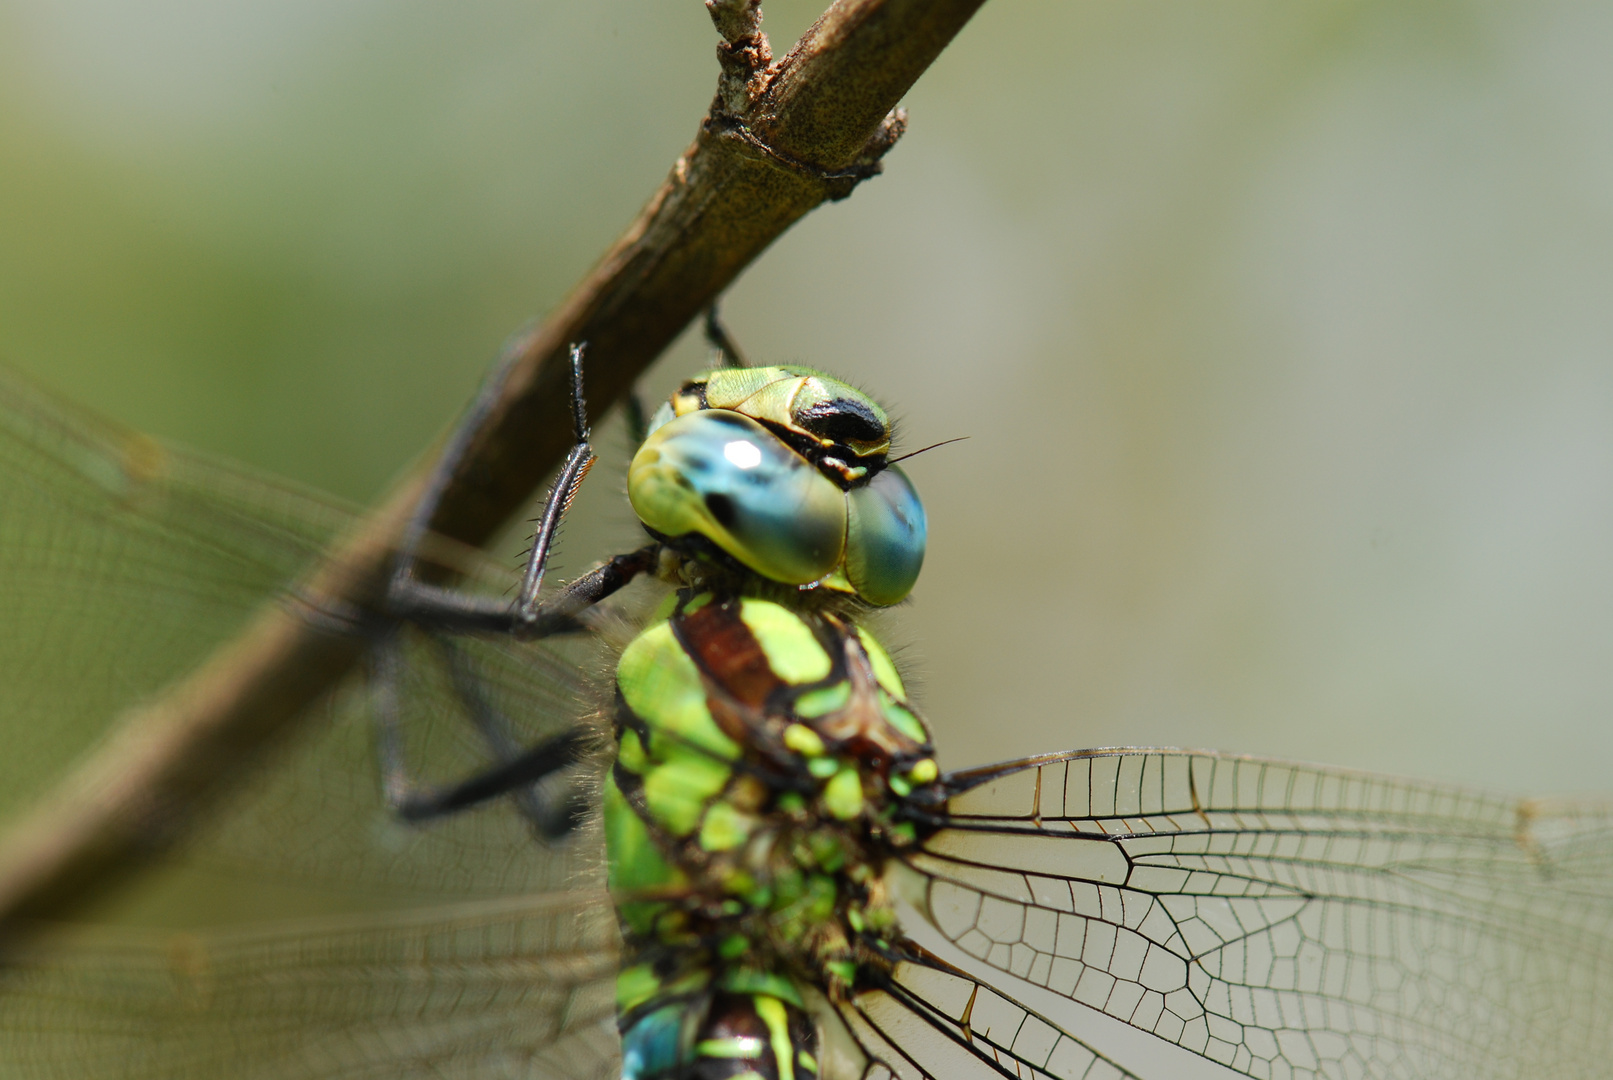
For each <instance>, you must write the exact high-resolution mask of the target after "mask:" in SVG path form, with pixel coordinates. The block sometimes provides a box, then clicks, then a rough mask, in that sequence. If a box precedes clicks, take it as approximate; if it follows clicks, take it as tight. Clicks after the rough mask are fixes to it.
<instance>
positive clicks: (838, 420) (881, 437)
mask: <svg viewBox="0 0 1613 1080" xmlns="http://www.w3.org/2000/svg"><path fill="white" fill-rule="evenodd" d="M795 422H796V423H797V424H800V425H801V426H802V427H803V428H805V429H806V430H808V431H810V432H812V433H813V434H814V435H821V436H823V437H824V438H827V439H833V440H834V441H835V442H837V443H845V442H848V441H849V442H863V443H878V442H884V441H885V440H886V439H888V438H889V437H890V432H889V431H888V430H887V429H886V427H885V425H884V424H883V423H881V422H880V419H879V416H878V415H877V414H875V413H874V411H873V410H872V409H870V408H869V407H868V406H867V405H866V404H864V403H863V402H861V401H857V400H856V399H854V398H834V399H832V400H829V401H820V402H818V403H817V404H815V405H811V406H808V407H807V408H805V409H801V410H800V411H799V412H797V413H796V414H795Z"/></svg>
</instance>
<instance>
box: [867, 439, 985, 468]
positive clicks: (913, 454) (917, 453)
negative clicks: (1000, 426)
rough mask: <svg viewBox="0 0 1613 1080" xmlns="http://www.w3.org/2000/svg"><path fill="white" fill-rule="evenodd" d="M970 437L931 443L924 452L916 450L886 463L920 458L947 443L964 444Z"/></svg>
mask: <svg viewBox="0 0 1613 1080" xmlns="http://www.w3.org/2000/svg"><path fill="white" fill-rule="evenodd" d="M968 437H969V436H967V435H959V436H958V437H957V438H954V439H942V440H941V441H940V442H937V443H931V444H930V445H929V446H926V447H924V448H923V449H922V450H915V451H913V452H912V453H911V454H903V455H902V456H901V457H897V458H891V459H890V460H889V461H887V462H885V464H887V465H894V464H896V463H897V462H898V461H906V460H907V459H908V458H915V457H918V456H919V455H920V454H922V453H924V452H925V451H926V450H934V449H935V448H936V447H937V446H945V445H947V443H955V442H962V441H963V440H965V439H967V438H968Z"/></svg>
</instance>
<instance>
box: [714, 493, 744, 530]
mask: <svg viewBox="0 0 1613 1080" xmlns="http://www.w3.org/2000/svg"><path fill="white" fill-rule="evenodd" d="M706 510H707V511H709V512H710V514H711V516H712V517H713V518H714V519H716V522H717V524H719V525H721V526H722V527H723V528H725V529H728V528H732V527H733V524H734V521H735V520H736V519H737V518H738V517H739V513H738V511H737V510H735V508H734V500H733V499H731V498H729V497H728V496H727V495H724V494H723V493H722V492H720V491H713V492H711V493H710V494H708V495H707V496H706Z"/></svg>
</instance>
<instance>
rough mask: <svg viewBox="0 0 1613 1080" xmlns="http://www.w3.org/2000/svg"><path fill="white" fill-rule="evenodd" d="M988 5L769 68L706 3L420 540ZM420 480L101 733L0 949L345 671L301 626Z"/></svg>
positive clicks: (847, 35) (42, 817) (485, 502)
mask: <svg viewBox="0 0 1613 1080" xmlns="http://www.w3.org/2000/svg"><path fill="white" fill-rule="evenodd" d="M983 2H984V0H836V2H835V3H834V4H833V5H832V6H831V7H830V8H829V10H828V11H826V12H825V13H824V14H823V16H822V17H821V18H820V19H819V20H818V21H817V22H816V23H815V24H814V25H813V26H812V27H811V29H809V30H808V31H807V32H806V34H805V35H804V36H803V37H802V38H801V40H800V41H799V42H798V43H797V44H796V46H795V47H794V48H793V49H791V50H790V52H789V54H788V55H787V56H785V57H784V59H783V60H781V61H779V62H778V63H773V62H772V55H771V50H770V48H769V45H768V41H767V38H766V35H764V34H762V32H761V12H760V0H707V4H706V6H707V8H708V9H709V10H710V12H711V16H712V19H713V22H714V23H715V24H716V25H717V28H718V31H719V32H720V33H721V34H722V36H723V39H724V40H723V42H722V43H721V44H720V45H719V46H718V47H717V53H718V59H719V62H720V63H721V65H722V74H721V77H720V78H719V81H718V90H717V95H716V97H715V99H714V100H713V102H712V107H711V111H710V112H709V113H708V115H707V116H706V119H705V121H704V122H703V123H702V125H701V128H700V132H699V134H698V135H697V136H696V138H695V141H694V143H693V144H692V145H691V146H690V147H689V149H688V150H686V151H685V152H684V153H683V155H682V156H681V157H680V158H679V159H678V160H677V162H676V163H675V164H674V165H673V167H672V171H671V174H670V175H669V176H668V177H667V179H666V181H665V182H664V183H663V184H662V185H661V187H660V189H659V190H658V191H657V192H656V193H655V194H654V196H653V197H651V199H650V201H649V203H648V204H647V205H646V206H645V207H644V209H643V210H642V211H641V212H640V214H639V216H638V218H637V219H636V220H635V221H634V222H633V223H632V225H630V226H629V227H628V229H627V231H626V232H624V233H623V234H622V236H621V237H620V238H619V239H618V240H617V241H616V243H615V244H614V245H613V246H612V247H611V248H610V250H609V251H607V252H606V253H605V254H604V256H603V257H602V258H601V259H600V260H599V262H598V263H597V264H596V265H595V266H594V268H593V269H592V270H591V271H590V272H589V273H588V274H587V275H586V276H585V277H584V278H583V280H582V281H581V282H580V283H579V284H578V285H577V286H576V287H575V288H574V289H573V290H572V291H571V293H570V295H569V296H567V298H566V299H565V300H564V301H563V302H562V303H561V304H560V306H559V307H558V308H557V309H556V310H555V311H554V312H553V313H552V314H551V315H550V317H549V318H548V320H546V321H545V322H544V323H543V325H541V326H540V327H538V328H537V329H536V330H534V331H532V332H531V333H530V334H529V335H527V336H526V337H525V338H524V339H523V340H521V341H519V342H518V343H517V344H516V345H515V346H514V348H513V350H512V351H513V355H512V356H511V357H509V359H508V363H507V364H506V365H505V368H504V370H505V376H504V381H503V384H502V386H501V388H500V392H499V397H498V401H497V404H496V406H495V407H494V409H493V411H492V413H491V414H490V416H489V417H488V420H487V422H486V423H485V424H484V425H483V426H482V428H481V429H480V430H479V431H478V432H477V434H476V437H475V439H474V440H473V443H472V445H471V448H470V451H469V453H468V454H467V456H466V459H465V463H464V466H463V467H462V468H461V469H460V470H459V472H458V474H457V475H455V476H454V478H453V479H452V481H451V483H450V485H449V487H448V490H447V491H446V493H445V495H444V497H443V499H442V503H441V509H440V510H439V513H438V515H437V517H436V519H435V520H434V521H433V523H432V527H433V528H434V529H435V530H436V531H437V532H439V533H441V534H443V535H446V536H448V537H451V538H453V539H455V540H459V541H463V542H466V543H471V544H478V545H479V544H481V543H484V542H485V541H486V540H487V539H488V538H489V537H490V536H492V535H493V534H494V533H495V532H496V531H497V530H498V528H499V527H500V526H501V525H502V524H503V523H504V522H505V520H506V519H507V518H508V517H509V516H510V515H511V514H512V513H514V512H515V511H516V510H517V509H518V508H519V507H520V506H521V505H523V504H524V503H525V501H526V500H527V499H528V498H529V497H530V495H531V492H532V491H533V490H534V489H535V488H536V487H537V485H538V484H539V483H541V481H542V480H543V478H544V476H545V475H546V474H547V473H548V472H549V471H550V470H551V469H552V468H553V467H554V465H555V463H556V462H558V461H559V459H560V457H561V456H562V454H563V453H564V452H565V450H566V449H568V447H569V443H570V439H571V435H570V430H571V428H570V423H569V421H568V418H567V415H566V412H567V386H568V383H567V364H566V349H567V347H568V346H569V345H570V344H571V343H572V342H576V341H586V342H587V343H588V389H589V406H590V412H591V413H592V414H593V415H594V416H598V415H599V414H600V413H602V412H603V411H604V410H605V409H607V408H609V407H610V405H611V404H612V403H614V402H615V401H616V400H617V399H618V398H619V397H620V396H621V395H622V394H623V393H624V392H625V391H627V390H628V389H629V388H630V387H631V386H632V384H633V382H634V381H635V380H636V379H637V377H638V375H639V373H640V372H641V371H642V370H643V369H644V368H645V367H647V366H648V365H649V364H650V362H651V361H653V360H654V359H655V358H656V357H657V356H658V355H659V354H660V353H661V352H662V351H663V350H664V349H665V348H666V347H667V346H668V345H669V344H671V342H672V341H673V340H674V339H675V338H676V337H677V335H678V334H679V333H680V332H681V331H682V330H683V328H684V327H685V326H687V325H688V324H689V322H690V320H691V319H693V318H694V317H695V316H696V315H698V314H699V313H700V312H701V311H702V310H703V309H704V308H705V307H706V306H708V305H709V304H710V303H711V302H712V301H713V300H714V299H716V297H717V296H718V295H719V294H720V293H721V292H722V290H723V289H725V288H726V287H727V286H728V285H729V283H730V282H732V281H733V280H734V278H735V277H736V276H737V275H738V274H739V272H740V271H741V270H742V269H744V267H745V266H746V265H748V264H749V263H750V262H751V260H752V259H754V258H755V257H756V256H757V255H758V254H760V253H761V252H762V250H763V249H765V248H766V247H767V245H768V244H770V243H772V242H773V240H774V239H775V238H777V237H778V236H779V234H781V233H782V232H784V230H785V229H787V228H789V227H790V225H792V224H793V223H794V222H795V221H797V220H798V219H799V218H801V217H802V216H803V215H805V214H806V213H808V212H809V211H810V210H812V209H813V208H814V207H816V206H817V205H819V204H820V203H822V202H824V201H825V200H832V199H841V198H844V197H846V196H847V195H849V194H850V193H851V190H852V188H853V187H855V186H856V184H857V183H858V182H859V181H861V180H862V179H865V178H867V177H869V176H872V175H874V174H875V173H877V172H878V171H879V159H880V157H881V156H882V155H883V154H884V152H885V151H886V150H888V149H889V148H890V146H891V145H893V144H894V143H895V141H896V139H897V138H898V137H899V136H900V134H901V131H902V128H903V124H904V119H903V116H902V114H901V113H900V112H892V111H891V110H892V109H893V108H894V106H895V105H896V103H897V101H898V100H900V98H901V97H902V95H903V94H905V93H906V92H907V89H908V88H909V87H910V86H911V85H912V84H913V82H914V81H915V80H916V79H917V78H918V77H919V75H921V74H922V73H923V72H924V70H925V69H926V68H927V67H928V66H929V65H930V64H931V62H933V61H934V60H935V58H936V56H937V55H939V53H940V51H941V50H942V49H943V48H944V47H945V46H946V44H947V43H948V42H949V41H951V40H952V38H953V37H954V36H955V35H956V34H957V32H958V31H959V30H960V29H962V27H963V25H964V23H966V22H967V21H968V19H969V17H970V16H971V15H973V14H974V12H975V10H976V9H977V8H979V7H980V5H981V4H982V3H983ZM420 484H421V474H420V473H418V472H417V473H416V474H414V475H413V476H412V477H411V478H410V479H409V480H408V481H406V482H404V483H403V484H401V485H399V487H398V488H397V489H396V490H394V491H393V492H392V493H391V494H390V495H389V496H388V497H387V499H386V500H385V501H384V502H383V504H382V506H381V507H380V509H378V510H377V511H376V512H375V513H374V514H372V515H371V516H369V517H368V518H366V519H365V520H364V522H363V523H362V524H361V526H360V527H359V528H358V529H357V531H356V532H355V533H354V534H352V535H351V536H349V537H347V538H346V539H345V540H343V541H342V542H340V543H339V544H337V545H336V546H335V547H334V548H333V549H332V552H331V554H330V556H329V558H328V559H327V561H326V563H325V564H324V565H323V566H322V567H321V568H320V570H319V571H318V572H317V573H316V574H315V575H314V576H313V577H312V579H310V580H309V581H308V582H306V583H305V584H304V585H303V587H302V588H301V589H300V590H299V594H298V595H299V596H300V597H302V598H304V602H305V603H306V604H307V607H303V606H301V605H299V604H293V603H283V604H277V605H275V606H273V607H272V608H270V609H269V610H266V611H265V612H263V613H262V615H261V616H260V617H259V618H258V619H257V620H255V621H254V623H253V624H252V625H251V626H250V627H249V628H248V629H247V630H246V631H245V632H243V633H242V634H241V635H240V636H239V637H238V638H236V639H235V640H234V641H232V642H230V643H228V644H226V645H225V646H224V647H223V648H221V649H220V650H219V651H218V652H217V653H215V654H214V656H213V657H212V658H211V659H209V660H208V661H207V662H206V663H205V664H204V665H203V666H202V667H201V668H199V669H198V670H197V671H195V672H194V673H193V674H191V675H190V676H189V677H187V678H186V679H184V680H182V681H181V682H180V683H179V684H177V685H176V686H174V687H173V688H172V689H170V690H169V691H168V692H167V693H165V694H164V695H163V697H162V698H160V699H159V700H157V701H155V702H154V703H151V704H149V705H146V706H143V707H140V708H138V709H135V710H133V711H131V712H130V713H129V714H127V715H126V716H124V717H123V718H121V719H120V720H119V722H118V725H117V727H116V728H115V729H114V731H113V733H112V734H111V735H110V736H109V737H108V738H107V739H106V740H105V741H104V742H103V744H102V745H100V746H99V747H97V748H96V749H95V751H94V752H93V753H92V754H91V755H90V757H89V758H88V759H87V760H86V761H85V762H84V763H83V764H82V765H81V766H80V767H78V768H77V769H76V770H75V771H74V772H73V773H72V774H71V775H70V776H68V777H67V778H66V779H65V780H64V781H63V783H62V784H60V785H59V786H58V787H57V788H56V789H55V790H54V791H53V792H52V793H51V794H50V795H49V796H48V797H47V798H46V799H44V800H42V802H41V803H40V804H39V805H38V807H36V809H35V810H34V811H33V812H32V813H30V814H29V815H26V816H25V817H24V818H23V820H21V821H19V822H17V823H16V824H15V825H14V826H13V827H12V828H11V829H10V830H9V831H8V832H7V833H6V834H5V835H4V836H3V837H0V927H10V926H11V925H12V924H13V923H14V921H15V920H17V919H19V918H28V917H38V916H41V915H51V916H60V915H61V914H62V913H63V912H64V911H65V910H67V909H69V908H70V907H72V906H73V905H75V904H77V903H79V902H82V901H83V900H85V899H87V898H89V897H90V896H92V895H93V894H95V893H97V892H99V891H101V890H102V889H104V888H105V887H106V886H107V885H108V884H109V883H110V882H112V881H114V880H116V879H118V878H120V877H122V876H123V875H126V874H127V873H129V872H131V871H133V870H135V869H137V868H139V867H140V866H141V865H143V864H144V863H146V862H147V861H149V859H150V858H151V856H152V855H154V854H156V853H158V852H160V851H161V850H163V849H164V848H166V847H168V846H169V845H170V844H172V843H173V842H174V841H175V840H176V839H177V838H178V837H179V836H180V834H181V833H182V831H183V829H184V826H185V823H186V822H187V821H188V820H190V819H191V818H192V817H194V815H195V814H196V812H197V810H198V809H199V808H200V807H201V806H202V805H204V804H205V803H206V801H207V800H209V799H210V798H213V797H215V796H216V795H217V794H218V793H219V792H220V791H221V790H223V789H224V788H225V786H226V781H227V780H228V778H229V777H230V776H231V775H232V774H234V773H235V772H237V771H238V770H240V769H242V768H243V767H245V765H246V764H247V763H248V762H250V761H252V760H254V759H255V758H257V757H258V756H260V755H261V753H262V751H263V749H264V748H265V747H266V745H267V744H269V743H271V742H272V741H273V740H274V739H275V738H277V737H279V736H281V735H283V734H284V733H285V732H286V731H287V730H288V729H289V728H290V726H291V724H292V722H293V721H294V720H295V719H296V718H297V717H298V716H299V715H301V714H302V713H304V711H305V710H306V709H307V707H308V706H309V705H310V704H312V703H313V702H314V701H315V700H317V699H318V698H319V697H320V696H321V695H322V694H324V693H325V692H326V691H328V690H329V689H330V688H331V687H333V686H334V685H335V684H336V683H337V682H338V681H339V680H340V679H341V678H342V677H343V676H344V675H345V673H346V672H347V671H348V670H349V669H350V668H351V667H352V665H353V664H354V663H355V662H357V660H358V659H359V657H360V656H361V654H362V648H363V646H362V642H361V641H360V640H359V639H358V638H357V637H355V636H353V635H351V634H347V633H343V632H341V630H340V628H339V627H337V626H335V625H333V624H332V622H331V621H330V620H329V619H325V618H321V617H319V616H318V615H317V614H313V615H311V613H315V612H319V611H331V610H340V609H341V608H343V607H344V606H347V605H353V604H357V605H360V606H362V605H365V604H369V603H373V602H374V600H375V599H376V598H377V597H378V596H379V593H380V590H381V588H382V583H383V580H384V577H385V571H386V568H387V567H388V564H389V562H390V556H391V552H392V550H393V545H394V543H395V540H396V538H397V536H398V534H399V531H400V528H401V525H402V522H403V521H404V520H405V519H406V517H407V515H408V513H409V510H410V508H411V507H412V506H413V505H414V503H415V500H416V498H417V493H418V490H419V487H420Z"/></svg>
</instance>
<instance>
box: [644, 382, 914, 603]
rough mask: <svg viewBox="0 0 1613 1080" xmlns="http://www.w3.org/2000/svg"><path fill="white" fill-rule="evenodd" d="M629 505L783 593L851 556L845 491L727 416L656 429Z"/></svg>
mask: <svg viewBox="0 0 1613 1080" xmlns="http://www.w3.org/2000/svg"><path fill="white" fill-rule="evenodd" d="M627 498H628V501H629V502H631V503H632V504H633V511H634V513H636V514H638V516H639V519H640V520H641V521H643V522H644V524H646V525H648V526H649V527H650V528H652V529H654V530H655V531H656V532H658V533H662V534H663V535H666V536H670V537H679V536H687V535H689V534H690V533H698V534H700V535H701V536H704V537H706V538H707V539H709V540H710V541H711V542H712V543H714V544H716V545H717V546H718V547H720V548H722V550H724V551H726V552H727V553H728V554H730V555H732V556H733V557H734V558H736V559H738V560H739V561H740V562H742V563H744V564H745V565H746V566H748V567H750V568H751V569H752V570H754V571H756V572H757V573H758V574H761V575H762V576H763V577H767V578H771V579H772V580H774V581H779V582H783V583H784V584H786V585H805V584H807V583H808V582H812V581H817V580H818V579H819V578H821V577H823V576H824V575H825V574H827V573H828V572H829V571H831V570H833V569H834V568H835V567H836V566H837V565H839V563H840V558H841V555H842V554H843V552H844V549H845V543H846V496H845V493H844V492H842V491H841V490H840V489H839V488H838V487H836V486H835V485H834V483H832V482H831V481H830V480H829V479H828V478H827V477H825V476H824V475H823V474H822V473H821V472H819V471H818V470H817V469H816V468H814V467H813V466H812V464H811V463H809V462H808V461H807V460H806V459H805V458H803V457H802V456H801V455H800V454H797V453H796V452H795V451H794V450H792V449H790V448H789V447H788V446H786V445H784V444H783V443H782V442H780V441H779V439H778V437H777V436H775V435H774V434H773V433H772V432H770V431H768V430H767V429H766V428H765V427H763V426H762V425H761V424H759V423H757V422H756V421H755V420H752V419H750V418H749V417H748V416H742V415H740V414H739V413H736V412H729V411H727V410H725V409H704V410H701V411H699V412H693V413H689V414H688V415H686V416H680V417H678V418H677V419H675V420H671V421H668V422H667V423H665V424H663V425H662V426H661V427H658V428H656V429H655V431H654V432H653V433H652V434H651V435H650V436H649V437H648V438H647V439H645V440H644V445H643V446H641V447H639V451H638V453H637V454H635V455H634V457H633V464H632V465H631V466H629V467H628V470H627ZM921 519H922V515H921Z"/></svg>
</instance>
